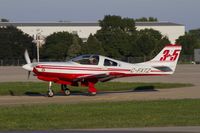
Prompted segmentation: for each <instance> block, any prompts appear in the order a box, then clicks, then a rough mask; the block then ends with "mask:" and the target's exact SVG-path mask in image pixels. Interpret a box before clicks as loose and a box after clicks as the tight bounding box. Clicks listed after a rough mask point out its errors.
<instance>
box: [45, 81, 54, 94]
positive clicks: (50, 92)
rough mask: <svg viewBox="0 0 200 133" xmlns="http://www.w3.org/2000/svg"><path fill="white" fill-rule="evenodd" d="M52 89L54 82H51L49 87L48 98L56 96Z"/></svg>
mask: <svg viewBox="0 0 200 133" xmlns="http://www.w3.org/2000/svg"><path fill="white" fill-rule="evenodd" d="M51 87H52V82H51V81H50V82H49V87H48V92H47V96H48V97H53V96H54V92H53V90H52V89H51Z"/></svg>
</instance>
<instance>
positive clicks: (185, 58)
mask: <svg viewBox="0 0 200 133" xmlns="http://www.w3.org/2000/svg"><path fill="white" fill-rule="evenodd" d="M150 59H152V58H151V57H125V58H120V59H118V60H122V61H125V62H129V63H139V62H144V61H148V60H150ZM50 61H56V62H61V61H63V60H55V59H48V60H46V59H45V60H43V59H40V62H50ZM34 62H36V61H34ZM193 62H194V57H193V56H191V55H182V56H181V57H180V59H179V63H187V64H190V63H193ZM24 64H26V61H25V59H0V66H22V65H24Z"/></svg>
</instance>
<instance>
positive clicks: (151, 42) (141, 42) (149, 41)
mask: <svg viewBox="0 0 200 133" xmlns="http://www.w3.org/2000/svg"><path fill="white" fill-rule="evenodd" d="M167 43H170V42H169V40H168V38H167V37H165V36H163V35H162V34H161V33H160V32H159V31H156V30H153V29H144V30H140V31H138V36H137V41H136V44H137V47H138V48H139V51H140V56H141V55H142V56H148V57H153V56H155V55H157V54H158V53H159V52H160V50H161V49H162V48H163V47H164V45H166V44H167Z"/></svg>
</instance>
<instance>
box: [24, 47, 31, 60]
mask: <svg viewBox="0 0 200 133" xmlns="http://www.w3.org/2000/svg"><path fill="white" fill-rule="evenodd" d="M24 57H25V60H26V63H27V64H30V63H31V60H30V57H29V54H28V50H27V49H26V50H25V52H24Z"/></svg>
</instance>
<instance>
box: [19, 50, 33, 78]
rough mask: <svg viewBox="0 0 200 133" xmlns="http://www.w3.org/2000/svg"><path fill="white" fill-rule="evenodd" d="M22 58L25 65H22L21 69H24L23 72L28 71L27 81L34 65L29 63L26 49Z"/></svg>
mask: <svg viewBox="0 0 200 133" xmlns="http://www.w3.org/2000/svg"><path fill="white" fill-rule="evenodd" d="M24 58H25V60H26V63H27V64H25V65H23V66H22V68H24V69H25V70H27V71H28V79H29V77H30V74H31V72H32V71H33V67H34V64H33V63H31V59H30V57H29V54H28V50H27V49H26V50H25V52H24Z"/></svg>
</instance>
